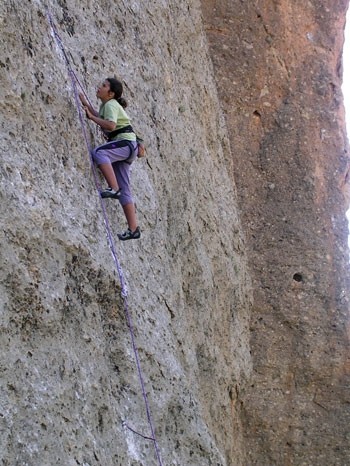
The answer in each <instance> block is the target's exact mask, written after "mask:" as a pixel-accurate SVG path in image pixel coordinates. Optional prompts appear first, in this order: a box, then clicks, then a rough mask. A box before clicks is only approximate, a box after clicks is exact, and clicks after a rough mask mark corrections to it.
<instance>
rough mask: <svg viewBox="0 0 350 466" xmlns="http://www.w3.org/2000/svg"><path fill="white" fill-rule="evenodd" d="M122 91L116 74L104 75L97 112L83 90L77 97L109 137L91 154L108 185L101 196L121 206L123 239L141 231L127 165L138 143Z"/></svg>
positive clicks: (131, 160) (99, 88) (136, 149)
mask: <svg viewBox="0 0 350 466" xmlns="http://www.w3.org/2000/svg"><path fill="white" fill-rule="evenodd" d="M122 94H123V84H122V83H121V82H120V81H119V80H118V79H116V78H107V79H105V80H104V81H103V82H102V83H101V84H100V85H99V86H98V88H97V92H96V96H97V98H98V99H100V100H101V106H100V109H99V111H98V112H97V111H96V110H95V109H94V108H93V107H92V106H91V105H90V104H89V103H88V101H87V99H86V98H85V96H84V94H79V98H80V100H81V102H82V104H83V106H84V109H85V112H86V116H87V118H89V120H92V121H94V122H95V123H96V124H97V125H99V126H100V127H101V128H102V129H103V131H104V133H105V135H106V137H107V139H108V142H107V143H105V144H102V145H101V146H98V147H96V148H95V149H93V151H92V158H93V160H94V162H96V164H97V166H98V168H99V169H100V170H101V172H102V174H103V176H104V178H105V180H106V181H107V183H108V188H106V189H103V190H101V191H100V195H101V197H103V198H113V199H118V200H119V202H120V204H121V205H122V207H123V210H124V214H125V217H126V220H127V222H128V229H127V230H126V231H125V232H124V233H118V238H119V239H120V240H122V241H125V240H129V239H138V238H140V236H141V231H140V228H139V227H138V226H137V220H136V213H135V205H134V200H133V198H132V194H131V189H130V167H131V164H132V162H133V161H134V160H135V159H136V157H137V152H138V147H137V142H136V135H135V133H134V132H133V129H132V127H131V125H130V119H129V117H128V115H127V113H126V111H125V108H126V107H127V102H126V100H125V99H124V97H122Z"/></svg>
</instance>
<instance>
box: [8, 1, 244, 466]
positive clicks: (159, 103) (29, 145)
mask: <svg viewBox="0 0 350 466" xmlns="http://www.w3.org/2000/svg"><path fill="white" fill-rule="evenodd" d="M47 10H48V11H49V12H50V14H51V16H52V18H53V20H54V23H55V25H56V28H57V32H58V33H59V36H60V38H61V39H62V42H63V44H64V47H65V49H66V53H67V56H68V57H69V60H70V63H71V66H72V68H73V69H74V72H75V73H76V74H77V76H78V77H79V81H80V82H81V83H82V85H83V86H84V87H85V88H86V90H87V92H88V94H89V96H90V98H91V101H92V103H93V104H94V105H95V106H97V105H98V103H97V99H96V97H95V93H96V88H97V85H98V84H99V83H100V81H102V80H104V79H105V78H106V77H108V76H111V75H112V76H113V75H114V74H116V75H117V76H119V77H120V78H121V79H122V80H123V81H124V83H125V98H126V99H127V100H128V102H129V107H128V109H129V113H130V116H131V117H132V120H133V124H134V126H135V128H136V129H137V131H138V132H139V133H141V134H142V136H143V137H144V139H145V140H146V143H147V146H148V158H147V159H145V160H139V161H137V162H135V163H134V164H133V168H132V186H133V192H134V196H135V202H136V205H137V215H138V219H139V224H140V226H141V229H142V238H141V240H140V241H135V242H126V243H120V242H118V243H115V249H116V252H117V256H118V259H119V262H120V266H121V268H122V270H123V275H124V280H125V283H126V287H127V290H128V298H127V305H128V308H129V312H130V316H131V320H132V323H133V329H134V334H135V345H136V347H137V350H138V354H139V358H140V366H141V369H142V373H143V380H144V385H145V392H146V394H147V398H148V403H149V408H150V412H151V416H152V421H153V425H154V429H155V433H156V439H157V444H158V446H159V450H160V454H161V457H162V459H163V464H164V465H170V464H171V465H181V466H184V465H188V466H192V465H214V464H215V465H218V464H221V465H227V464H236V460H235V458H236V457H240V458H241V459H240V460H239V461H243V459H242V455H240V454H239V453H240V451H241V448H242V447H241V445H242V436H241V425H240V417H239V406H238V405H236V407H235V402H236V399H237V390H238V387H239V386H241V385H244V384H245V381H246V380H247V379H249V374H250V369H251V363H250V360H251V359H250V352H249V343H248V324H249V319H248V317H249V309H250V303H251V288H250V279H249V276H248V273H247V264H246V257H245V247H244V235H243V232H242V228H241V226H240V221H239V215H238V211H237V207H236V199H237V195H236V193H235V189H234V185H233V183H232V181H231V173H230V170H231V158H230V150H229V141H228V138H227V131H226V127H225V122H224V118H223V115H222V113H221V111H220V106H219V101H218V97H217V93H216V86H215V83H214V80H213V75H212V68H211V61H210V58H209V56H208V53H207V47H206V38H205V31H204V30H203V27H202V21H201V11H200V5H199V4H197V3H193V2H192V1H184V2H165V3H164V2H163V3H162V2H147V3H146V4H145V3H144V2H141V1H139V2H132V3H130V2H101V1H92V2H90V1H89V2H77V1H74V2H73V1H60V2H41V1H32V2H28V3H24V4H18V3H17V2H14V1H10V2H7V3H6V6H5V5H3V6H2V12H1V34H2V43H3V44H4V45H3V47H2V51H1V63H0V64H1V86H0V88H1V97H2V98H1V107H2V112H1V114H2V120H1V153H2V163H1V220H2V227H3V228H2V231H1V264H2V265H1V271H0V286H1V292H0V296H1V305H0V309H1V365H0V368H1V369H0V370H1V391H0V393H1V397H0V402H1V409H0V422H1V441H0V445H1V447H0V449H1V453H0V457H1V460H2V464H3V465H8V466H9V465H11V466H14V465H24V464H26V465H30V466H44V465H45V466H46V465H52V466H53V465H58V464H61V465H64V466H73V465H74V466H75V465H85V466H87V465H90V466H95V465H103V466H112V465H113V466H115V465H120V466H126V465H130V466H131V465H132V466H136V465H154V464H157V458H156V455H155V449H154V448H153V442H151V441H149V440H147V439H144V438H142V437H141V436H138V435H135V434H134V433H132V432H131V431H130V430H129V429H128V428H127V427H126V425H127V426H129V427H131V428H132V429H133V430H136V431H137V432H139V433H141V434H142V435H144V436H146V437H149V436H150V435H151V431H150V426H149V423H148V419H147V413H146V409H145V403H144V399H143V396H142V391H141V386H140V381H139V376H138V371H137V367H136V364H135V357H134V352H133V347H132V344H131V339H130V332H129V329H128V325H127V320H126V314H125V311H124V304H125V303H124V300H123V298H122V296H121V289H120V283H119V278H118V274H117V272H116V267H115V263H114V260H113V256H112V255H111V253H110V248H109V244H108V241H107V239H106V229H105V224H104V218H103V215H102V209H101V205H100V201H99V196H98V194H97V191H96V188H95V183H94V177H93V175H92V172H91V166H90V158H89V153H88V150H87V147H86V145H85V141H84V137H83V131H82V129H81V126H80V122H79V117H78V112H77V108H76V105H75V100H74V92H73V87H72V86H73V85H72V82H71V80H70V77H69V73H68V69H67V66H66V62H65V60H64V57H63V55H62V52H61V50H60V48H59V46H58V45H57V43H56V41H55V39H54V37H53V33H52V31H51V28H50V23H49V20H48V16H47ZM86 131H87V135H88V140H89V145H97V144H100V143H102V142H103V139H101V137H100V136H99V135H96V133H95V128H94V126H93V125H92V124H90V123H87V124H86ZM98 177H99V175H98ZM99 180H100V178H99ZM105 210H106V213H107V217H108V221H109V226H110V230H111V233H112V236H113V237H114V238H117V237H116V233H117V232H120V231H123V230H124V229H125V228H126V223H125V219H124V215H123V213H122V210H121V208H120V206H119V204H118V202H115V201H112V200H109V201H106V202H105ZM117 241H118V240H117ZM233 415H234V416H233ZM232 439H234V441H233V440H232Z"/></svg>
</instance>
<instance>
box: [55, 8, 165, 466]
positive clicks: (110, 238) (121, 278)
mask: <svg viewBox="0 0 350 466" xmlns="http://www.w3.org/2000/svg"><path fill="white" fill-rule="evenodd" d="M47 16H48V19H49V22H50V26H51V30H52V33H53V36H54V38H55V40H56V42H57V45H58V46H59V48H60V50H61V52H62V54H63V57H64V59H65V62H66V65H67V69H68V72H69V76H70V79H71V82H72V87H73V93H74V99H75V103H76V106H77V109H78V113H79V119H80V124H81V127H82V130H83V134H84V139H85V144H86V147H87V149H88V151H89V156H90V163H91V170H92V172H93V175H94V181H95V186H96V190H97V191H98V193H100V186H99V182H98V177H97V173H96V169H95V164H94V161H93V159H92V155H91V147H90V144H89V139H88V136H87V131H86V127H85V122H84V117H83V114H82V110H81V105H80V100H79V93H78V89H77V85H78V86H79V87H80V89H81V91H82V92H83V94H84V96H85V97H86V99H87V101H88V102H89V99H88V97H87V94H86V92H85V90H84V88H83V86H82V85H81V83H80V82H79V80H78V78H77V76H76V74H75V73H74V71H73V69H72V66H71V63H70V60H69V58H68V56H67V53H66V51H65V49H64V47H63V43H62V40H61V38H60V36H59V35H58V33H57V31H56V28H55V25H54V23H53V20H52V16H51V14H50V13H47ZM89 104H90V102H89ZM90 105H91V104H90ZM99 198H100V204H101V209H102V213H103V219H104V222H105V226H106V231H107V237H108V242H109V246H110V249H111V252H112V255H113V259H114V262H115V266H116V269H117V272H118V276H119V281H120V285H121V294H122V297H123V301H124V310H125V314H126V317H127V322H128V327H129V331H130V336H131V342H132V347H133V350H134V355H135V361H136V366H137V370H138V374H139V379H140V384H141V388H142V394H143V399H144V402H145V408H146V412H147V419H148V423H149V426H150V429H151V434H152V435H151V436H150V437H148V436H145V435H143V434H140V433H139V432H136V431H135V430H134V429H132V428H131V427H129V426H128V425H127V424H125V426H126V427H127V428H128V429H129V430H130V431H131V432H133V433H135V434H137V435H139V436H141V437H143V438H144V439H147V440H151V441H152V442H153V445H154V449H155V452H156V455H157V459H158V464H159V466H163V463H162V460H161V456H160V451H159V448H158V444H157V440H156V436H155V432H154V427H153V422H152V418H151V412H150V408H149V404H148V399H147V394H146V389H145V384H144V380H143V375H142V371H141V365H140V359H139V355H138V351H137V348H136V343H135V334H134V331H133V326H132V322H131V317H130V312H129V306H128V301H127V295H128V293H127V288H126V285H125V281H124V275H123V270H122V268H121V266H120V263H119V260H118V256H117V253H116V250H115V247H114V241H113V236H112V233H111V229H110V227H109V222H108V217H107V212H106V209H105V206H104V202H103V199H102V197H101V195H100V194H99Z"/></svg>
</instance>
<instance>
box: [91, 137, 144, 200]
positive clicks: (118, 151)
mask: <svg viewBox="0 0 350 466" xmlns="http://www.w3.org/2000/svg"><path fill="white" fill-rule="evenodd" d="M131 149H133V150H132V151H131ZM136 157H137V142H136V141H126V140H125V139H123V140H120V141H110V142H107V143H106V144H102V145H101V146H98V147H96V148H95V149H94V150H93V151H92V158H93V160H94V162H95V163H96V164H97V165H100V164H101V163H110V164H112V167H113V170H114V173H115V176H116V178H117V183H118V186H119V188H120V189H121V196H120V198H119V202H120V203H121V205H122V206H124V205H126V204H130V203H131V202H134V200H133V197H132V194H131V190H130V168H131V164H132V162H133V161H134V160H135V159H136Z"/></svg>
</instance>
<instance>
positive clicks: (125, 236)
mask: <svg viewBox="0 0 350 466" xmlns="http://www.w3.org/2000/svg"><path fill="white" fill-rule="evenodd" d="M140 236H141V231H140V227H137V228H136V230H135V231H134V232H133V231H131V230H130V228H128V229H127V230H125V231H124V233H118V238H119V239H120V240H121V241H126V240H127V239H139V238H140Z"/></svg>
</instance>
